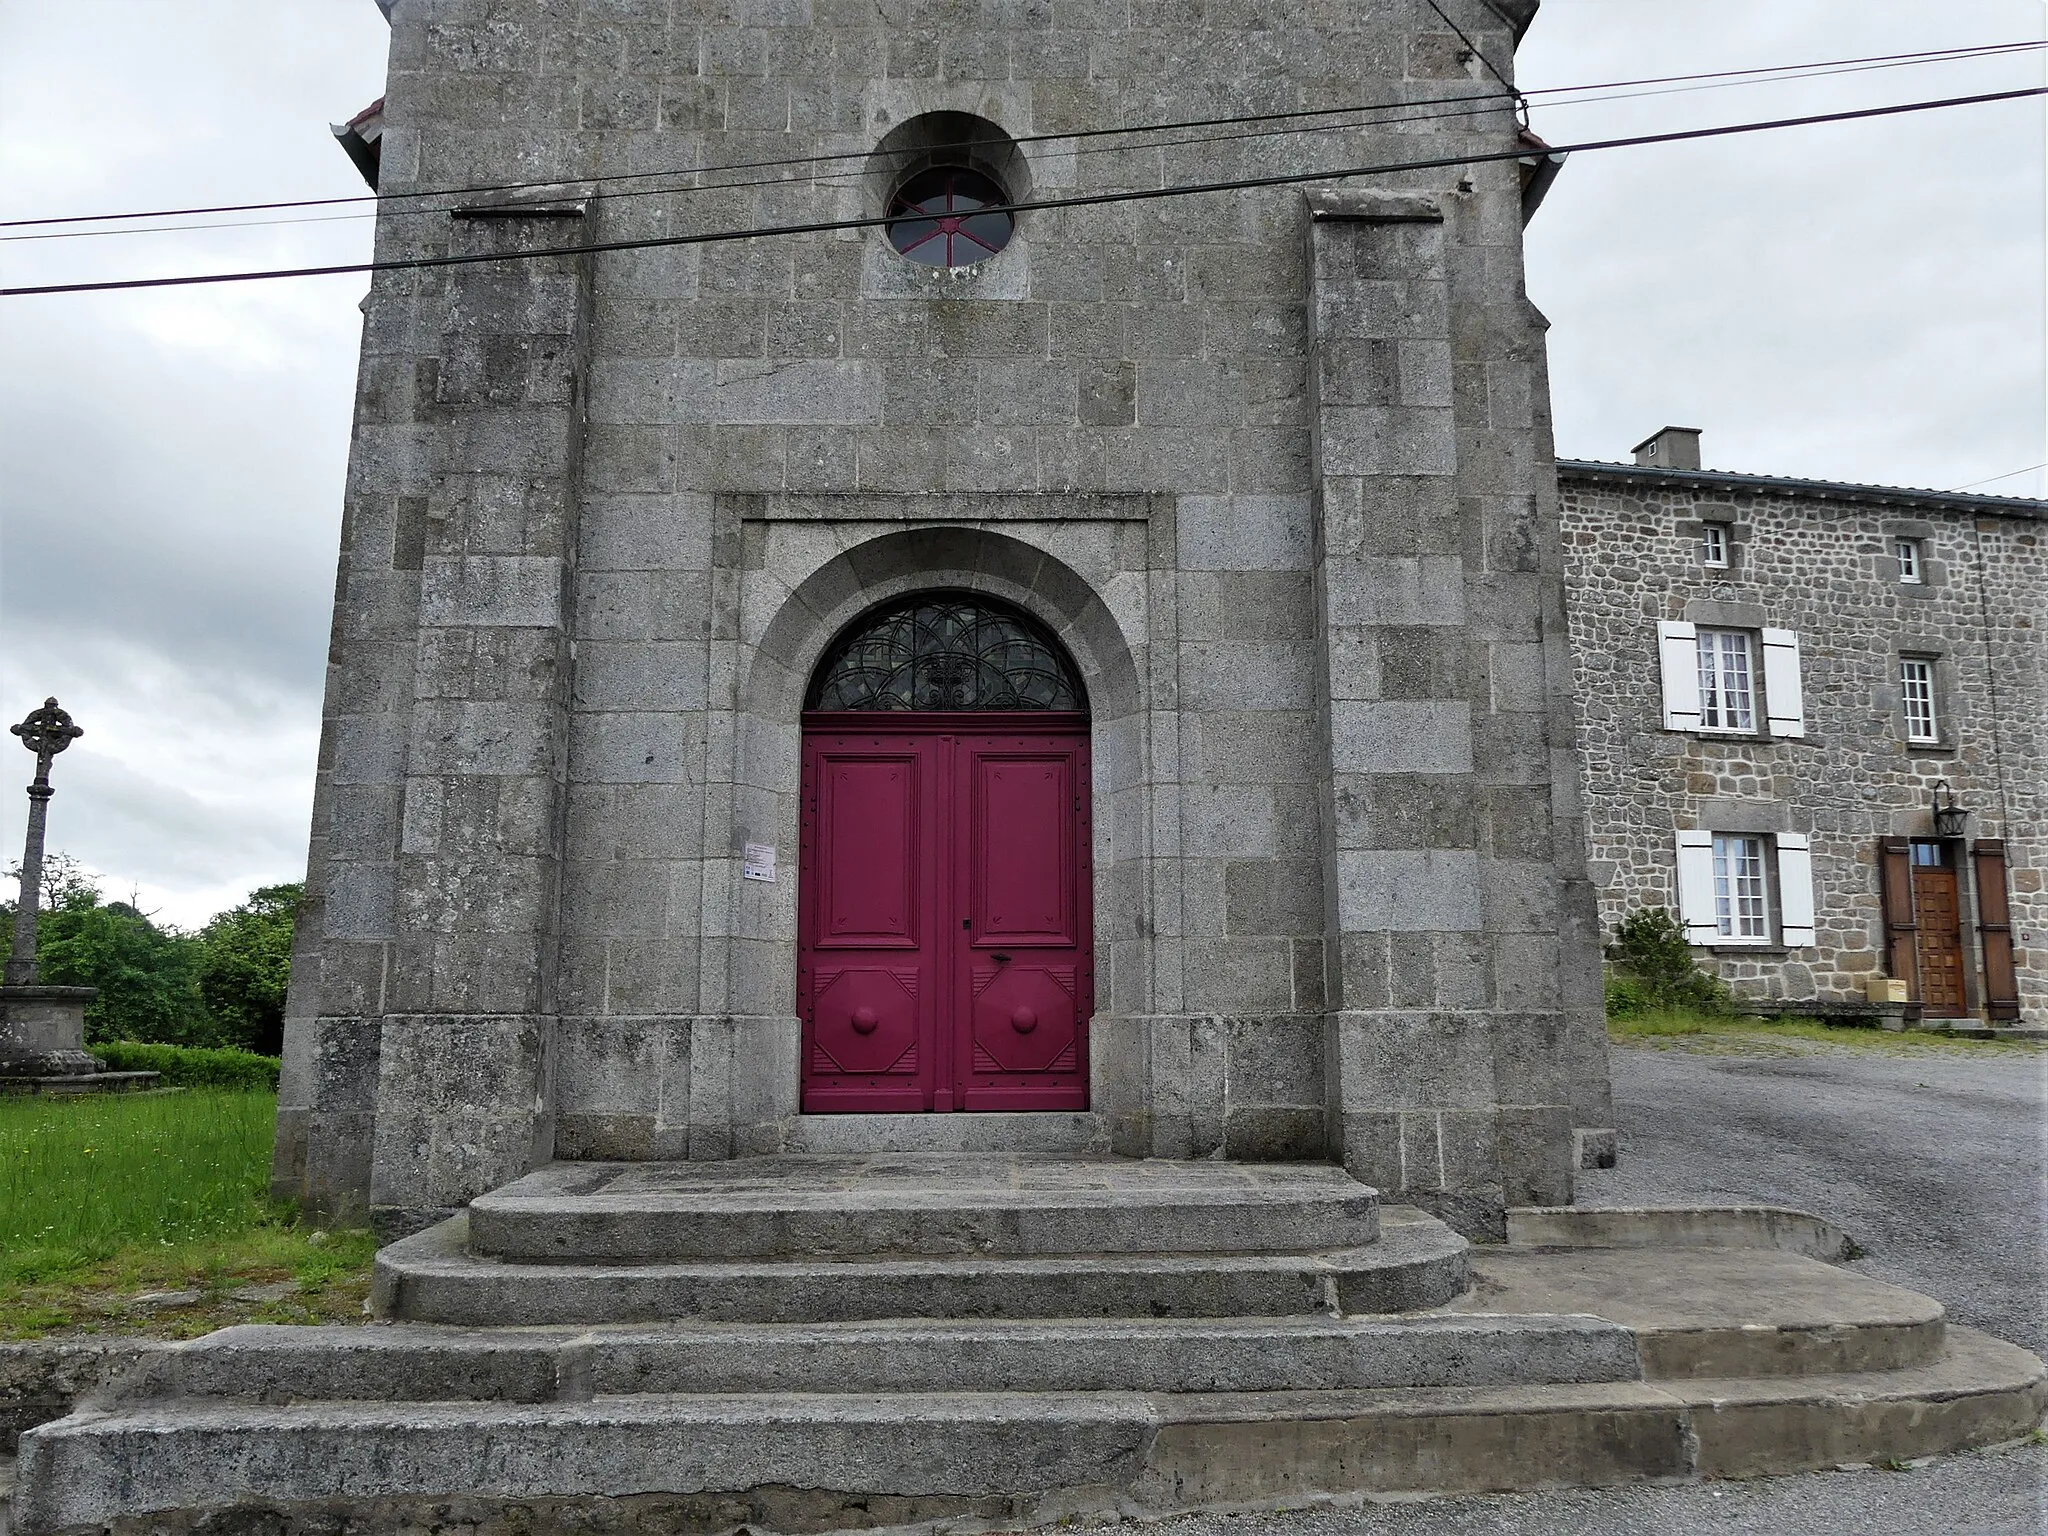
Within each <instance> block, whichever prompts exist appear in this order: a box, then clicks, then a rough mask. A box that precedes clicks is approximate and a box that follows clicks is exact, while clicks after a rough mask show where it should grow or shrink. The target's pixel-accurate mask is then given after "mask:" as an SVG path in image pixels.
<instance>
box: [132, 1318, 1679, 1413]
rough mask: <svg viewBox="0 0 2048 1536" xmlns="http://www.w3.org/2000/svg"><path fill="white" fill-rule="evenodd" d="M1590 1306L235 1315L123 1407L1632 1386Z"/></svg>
mask: <svg viewBox="0 0 2048 1536" xmlns="http://www.w3.org/2000/svg"><path fill="white" fill-rule="evenodd" d="M1641 1374H1642V1367H1641V1364H1640V1362H1639V1360H1638V1358H1637V1354H1636V1345H1635V1337H1634V1335H1633V1334H1631V1333H1630V1332H1629V1331H1628V1330H1627V1329H1626V1328H1622V1327H1619V1326H1617V1325H1615V1324H1613V1323H1609V1322H1605V1321H1602V1320H1600V1319H1597V1318H1585V1317H1445V1316H1440V1315H1430V1316H1424V1317H1404V1318H1332V1317H1315V1318H1195V1319H1186V1320H1180V1319H1159V1320H1142V1321H1139V1320H1077V1321H1068V1322H1043V1321H1030V1322H1002V1321H991V1322H965V1323H963V1322H943V1321H913V1320H902V1321H896V1322H888V1323H826V1324H794V1325H792V1324H713V1325H700V1326H688V1327H670V1328H658V1329H649V1328H618V1327H612V1328H592V1329H505V1328H500V1329H484V1330H475V1331H462V1330H454V1329H445V1328H437V1327H432V1326H422V1325H418V1324H407V1323H401V1324H395V1325H392V1326H390V1327H382V1328H362V1327H326V1328H280V1327H261V1326H252V1327H239V1328H228V1329H223V1330H222V1331H220V1332H218V1333H214V1334H209V1335H207V1336H206V1337H205V1338H203V1339H198V1340H194V1341H193V1342H191V1343H188V1344H183V1345H179V1346H176V1347H174V1348H171V1349H167V1350H163V1351H161V1352H159V1353H157V1354H155V1355H152V1356H151V1357H149V1358H148V1359H147V1360H146V1361H145V1362H144V1363H143V1364H142V1366H141V1367H139V1368H138V1369H137V1370H136V1371H135V1372H134V1373H133V1374H132V1375H131V1377H130V1379H128V1380H127V1381H125V1382H123V1383H121V1384H120V1386H119V1387H118V1388H117V1389H116V1393H115V1396H116V1398H117V1399H118V1400H119V1401H123V1402H140V1401H144V1400H153V1401H157V1400H169V1399H177V1398H190V1399H199V1398H245V1399H248V1400H250V1401H254V1402H270V1403H283V1402H314V1401H330V1400H340V1399H361V1400H383V1401H390V1402H427V1401H447V1402H457V1401H473V1402H526V1403H540V1402H551V1401H560V1400H575V1399H579V1398H590V1397H593V1396H596V1397H613V1396H622V1395H643V1394H649V1393H654V1394H666V1395H678V1394H683V1395H687V1394H693V1393H723V1394H731V1393H751V1392H820V1393H827V1392H830V1393H875V1392H894V1393H903V1392H1003V1391H1009V1392H1117V1391H1146V1392H1277V1391H1290V1390H1298V1389H1303V1388H1314V1389H1324V1390H1334V1389H1361V1388H1379V1387H1415V1386H1430V1387H1451V1386H1462V1387H1495V1386H1508V1385H1516V1384H1522V1385H1550V1384H1555V1383H1559V1382H1584V1381H1632V1380H1636V1379H1638V1378H1639V1377H1640V1376H1641Z"/></svg>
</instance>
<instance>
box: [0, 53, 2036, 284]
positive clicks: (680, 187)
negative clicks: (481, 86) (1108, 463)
mask: <svg viewBox="0 0 2048 1536" xmlns="http://www.w3.org/2000/svg"><path fill="white" fill-rule="evenodd" d="M2013 46H2015V45H2001V47H2002V48H2005V49H2010V48H2011V47H2013ZM2029 46H2032V47H2035V48H2048V43H2040V44H2032V45H2029ZM1952 62H1955V61H1954V60H1953V59H1949V58H1945V57H1944V58H1934V59H1925V58H1918V57H1914V56H1905V57H1902V58H1899V59H1892V60H1877V61H1873V62H1869V63H1864V62H1858V61H1849V62H1845V63H1836V64H1828V63H1822V64H1816V65H1811V66H1792V65H1783V66H1773V68H1774V69H1775V70H1776V71H1777V73H1774V74H1772V75H1769V76H1767V77H1764V78H1754V79H1722V78H1713V77H1708V78H1706V79H1703V80H1699V81H1697V82H1696V83H1692V84H1675V85H1665V86H1662V87H1661V88H1653V89H1647V90H1635V89H1624V90H1613V91H1610V89H1609V88H1608V87H1606V86H1603V85H1584V86H1557V87H1553V88H1552V93H1553V94H1563V93H1572V95H1573V99H1571V100H1560V101H1552V102H1549V103H1546V105H1548V106H1551V107H1560V108H1561V107H1583V106H1592V105H1595V104H1598V103H1602V102H1609V101H1641V100H1646V99H1648V98H1650V97H1653V96H1671V95H1684V94H1688V93H1691V92H1695V91H1709V90H1727V89H1731V88H1739V87H1743V86H1751V85H1778V84H1787V83H1790V82H1793V81H1798V80H1810V79H1822V78H1827V77H1830V76H1834V75H1844V74H1859V73H1863V72H1866V71H1869V70H1878V69H1899V68H1904V67H1909V66H1911V65H1913V64H1924V63H1952ZM1677 78H1679V79H1681V80H1683V79H1687V78H1690V77H1677ZM1641 83H1642V84H1646V85H1652V86H1654V85H1655V82H1641ZM1589 92H1590V93H1595V94H1586V93H1589ZM1505 104H1506V103H1505V102H1504V100H1503V98H1502V97H1501V96H1500V94H1499V93H1496V92H1486V93H1481V94H1476V95H1475V94H1472V93H1466V94H1464V95H1459V96H1448V97H1434V98H1425V99H1424V100H1421V101H1416V102H1408V103H1378V104H1373V103H1366V104H1359V105H1355V106H1349V107H1323V108H1316V109H1313V110H1312V111H1308V112H1296V113H1252V114H1247V115H1245V116H1242V117H1233V118H1223V119H1211V120H1207V121H1208V122H1213V123H1214V124H1215V125H1217V126H1226V125H1239V124H1263V123H1273V122H1287V123H1289V126H1286V127H1277V128H1263V129H1261V130H1259V131H1257V132H1247V133H1215V134H1201V135H1198V136H1195V137H1182V138H1175V139H1154V140H1150V141H1145V142H1135V143H1127V144H1101V143H1097V144H1088V145H1084V146H1083V147H1081V148H1078V149H1076V150H1074V151H1073V153H1074V154H1075V155H1076V156H1082V155H1108V154H1131V153H1135V152H1138V151H1142V150H1147V149H1172V148H1176V147H1179V146H1182V145H1199V144H1222V143H1231V142H1235V141H1239V140H1243V139H1251V138H1278V137H1281V136H1283V135H1291V134H1308V133H1329V132H1337V131H1341V130H1345V129H1353V128H1390V127H1398V126H1399V125H1401V124H1403V123H1413V122H1442V121H1444V120H1445V119H1447V118H1453V117H1470V116H1477V115H1480V114H1483V113H1486V112H1493V111H1498V110H1499V109H1500V108H1501V107H1502V106H1503V105H1505ZM1402 105H1406V106H1425V105H1426V106H1431V107H1433V108H1436V109H1437V110H1430V111H1422V112H1406V113H1402V114H1401V115H1399V116H1393V117H1379V118H1375V119H1373V120H1372V121H1370V122H1358V123H1340V122H1324V121H1311V122H1307V123H1302V122H1298V121H1293V120H1294V119H1298V118H1303V117H1307V118H1312V119H1323V118H1331V117H1335V116H1338V115H1340V114H1350V113H1355V112H1383V111H1390V110H1392V108H1393V107H1395V106H1402ZM1200 126H1205V124H1204V123H1187V124H1166V125H1163V126H1157V127H1130V128H1106V129H1095V130H1090V132H1091V133H1092V134H1095V135H1111V134H1115V135H1138V134H1144V133H1166V132H1179V131H1181V130H1182V129H1183V128H1189V127H1200ZM1038 137H1040V138H1045V137H1052V136H1050V135H1040V136H1038ZM972 142H973V141H970V144H968V145H963V146H961V147H963V148H967V147H972ZM990 142H1001V141H990ZM1027 142H1030V141H1029V140H1027ZM911 152H912V151H903V153H911ZM917 152H918V153H922V151H917ZM860 158H864V157H863V156H859V155H831V156H807V157H802V158H797V159H788V160H765V161H749V162H741V163H738V164H734V165H728V166H705V167H698V168H684V169H680V170H669V171H638V172H634V173H632V177H633V178H634V179H641V178H655V177H662V176H672V177H693V176H694V177H701V176H703V175H706V174H710V173H712V172H716V171H720V170H744V169H748V168H749V167H755V166H758V167H761V168H770V167H777V166H786V167H795V166H801V165H808V164H813V163H817V162H821V161H845V160H848V159H860ZM865 174H866V171H865V168H862V169H861V170H858V171H841V172H834V173H829V174H815V173H814V174H813V175H811V176H809V177H807V178H805V179H806V180H808V181H809V182H810V183H811V184H812V185H819V184H825V185H838V186H843V185H846V184H847V183H849V182H852V181H857V180H859V179H860V178H861V177H862V176H863V175H865ZM611 180H612V178H608V177H596V178H589V179H586V180H584V181H580V182H577V183H575V184H576V185H578V186H591V187H607V186H608V184H609V182H610V181H611ZM794 184H795V179H794V178H791V177H788V176H770V177H760V178H755V179H752V180H747V181H714V182H706V181H702V180H698V181H697V182H695V183H694V184H690V183H679V184H677V185H673V186H651V185H635V186H629V187H624V188H620V189H616V190H606V191H605V193H604V195H605V196H607V197H611V198H620V197H646V196H678V195H683V194H688V193H695V192H728V191H744V190H747V189H750V188H754V187H774V186H790V185H794ZM540 185H546V186H549V187H552V188H554V189H556V190H557V195H559V189H560V188H561V187H562V186H563V185H565V184H564V183H562V182H559V181H558V182H550V183H520V184H519V188H520V189H521V190H525V189H527V188H530V187H534V186H540ZM422 195H424V194H398V193H394V194H392V196H393V197H399V196H422ZM501 206H517V205H516V204H508V205H501ZM447 211H448V209H447V208H446V207H414V208H381V209H368V210H365V211H363V212H361V213H337V214H309V215H302V216H298V217H286V218H278V219H237V220H228V221H224V222H221V223H214V224H145V225H140V226H131V227H128V228H118V229H110V228H94V229H65V230H54V231H53V230H43V231H39V232H37V233H34V234H26V235H0V245H4V244H17V243H20V242H24V241H46V240H87V239H104V238H109V237H114V236H121V235H153V234H184V233H187V232H196V231H201V230H213V229H274V228H278V227H280V226H293V225H302V224H331V223H346V222H352V221H358V220H364V219H374V218H407V217H420V216H425V215H434V214H442V213H446V212H447ZM99 217H104V218H113V217H115V216H114V215H105V216H99ZM6 227H8V226H7V225H6V224H4V223H0V228H6Z"/></svg>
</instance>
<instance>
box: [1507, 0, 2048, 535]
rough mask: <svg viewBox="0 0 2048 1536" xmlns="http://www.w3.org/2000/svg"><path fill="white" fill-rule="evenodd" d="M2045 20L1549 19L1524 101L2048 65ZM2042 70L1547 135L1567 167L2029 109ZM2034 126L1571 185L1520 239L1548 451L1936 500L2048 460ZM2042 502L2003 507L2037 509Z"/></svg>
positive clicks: (1649, 111) (1608, 174) (1818, 15)
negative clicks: (1663, 443) (1930, 104)
mask: <svg viewBox="0 0 2048 1536" xmlns="http://www.w3.org/2000/svg"><path fill="white" fill-rule="evenodd" d="M2041 24H2042V13H2041V9H2040V7H2039V6H2038V5H2037V4H2034V3H2031V0H1985V3H1983V4H1979V5H1976V6H1973V7H1970V8H1969V9H1968V10H1967V11H1965V12H1961V13H1958V12H1957V11H1956V10H1955V9H1954V8H1952V7H1940V8H1933V7H1928V6H1924V5H1918V4H1900V3H1882V0H1875V3H1873V0H1853V3H1850V0H1811V3H1807V4H1802V5H1799V6H1791V7H1788V6H1784V5H1781V4H1775V3H1770V0H1717V3H1716V4H1713V5H1711V6H1708V5H1699V4H1679V3H1661V4H1658V5H1655V6H1645V5H1641V4H1638V3H1634V0H1549V3H1547V4H1546V5H1545V6H1544V8H1543V11H1542V13H1541V14H1540V16H1539V18H1538V20H1537V23H1536V25H1535V26H1534V27H1533V28H1532V29H1531V31H1530V34H1529V37H1528V39H1527V41H1526V42H1525V44H1524V46H1523V50H1522V54H1521V66H1522V75H1521V79H1522V82H1523V84H1524V85H1525V86H1527V87H1536V86H1543V85H1553V84H1558V85H1562V84H1577V83H1580V82H1586V81H1597V80H1606V79H1616V78H1633V77H1639V76H1647V75H1665V74H1679V73H1694V72H1701V71H1708V70H1716V69H1730V68H1739V67H1743V66H1747V65H1753V64H1756V63H1762V62H1770V63H1794V62H1800V61H1807V60H1819V59H1839V58H1845V57H1849V56H1855V55H1870V54H1882V53H1897V52H1903V51H1906V50H1909V49H1919V48H1954V47H1960V46H1967V45H1969V44H1972V43H1984V42H2005V41H2012V40H2016V39H2026V38H2038V37H2039V36H2040V35H2041ZM2042 68H2043V66H2042V60H2041V58H2040V56H2039V55H2038V54H2036V55H2029V56H2026V57H2024V58H2021V59H2017V60H1998V61H1972V62H1958V63H1954V64H1945V65H1939V66H1930V67H1924V68H1923V67H1915V68H1911V69H1897V70H1887V71H1868V72H1860V73H1855V74H1847V75H1842V76H1838V77H1836V78H1833V79H1829V80H1824V81H1808V82H1801V83H1796V84H1793V83H1787V84H1784V85H1773V86H1769V87H1759V88H1745V89H1740V90H1716V91H1694V92H1687V93H1684V94H1677V95H1666V96H1655V97H1649V98H1646V99H1644V100H1642V101H1640V102H1606V103H1600V104H1596V105H1589V106H1585V107H1580V108H1572V109H1542V108H1539V109H1538V111H1537V114H1536V127H1537V129H1538V131H1539V132H1541V133H1543V134H1544V135H1545V137H1547V138H1549V139H1551V140H1552V141H1553V142H1566V141H1568V140H1572V139H1583V138H1590V137H1602V136H1606V135H1610V134H1626V133H1635V132H1644V131H1656V130H1659V129H1663V128H1668V127H1673V126H1684V125H1694V124H1698V125H1709V124H1716V123H1726V122H1736V121H1742V120H1745V119H1754V118H1757V117H1766V116H1768V117H1779V116H1794V115H1802V114H1810V113H1819V112H1829V111H1838V110H1843V109H1846V108H1852V107H1858V106H1866V105H1878V104H1884V103H1890V102H1901V101H1909V100H1915V99H1928V98H1933V97H1938V96H1947V95H1962V94H1970V93H1976V92H1983V91H1993V90H2000V89H2010V88H2014V87H2020V86H2027V85H2037V84H2039V83H2040V82H2041V79H2042ZM2042 122H2043V108H2042V105H2041V103H2040V101H2039V100H2035V101H2030V102H2020V103H2008V104H2001V105H1994V106H1985V107H1971V108H1959V109H1955V110H1954V111H1951V112H1945V113H1933V114H1921V115H1915V116H1912V117H1902V118H1893V119H1888V120H1878V121H1865V122H1857V123H1845V124H1840V125H1835V126H1828V127H1818V128H1799V129H1788V130H1785V131H1783V132H1780V133H1773V134H1768V135H1759V136H1755V137H1744V138H1731V139H1721V140H1708V141H1701V142H1695V143H1690V144H1679V145H1668V146H1660V147H1658V148H1655V149H1641V150H1621V151H1613V152H1606V153H1601V154H1594V155H1585V156H1580V157H1577V158H1575V159H1574V160H1573V162H1572V163H1570V164H1568V165H1567V166H1566V167H1565V169H1564V172H1563V174H1562V175H1561V176H1560V177H1559V178H1558V180H1557V182H1556V184H1555V186H1554V187H1553V189H1552V191H1551V193H1550V196H1549V198H1548V200H1547V201H1546V202H1545V204H1544V206H1543V210H1542V212H1541V213H1540V214H1539V215H1538V216H1537V219H1536V221H1535V223H1534V225H1533V226H1532V227H1531V229H1530V232H1529V241H1528V272H1529V277H1528V282H1529V290H1530V296H1531V297H1532V298H1533V299H1534V300H1535V302H1536V303H1537V305H1538V306H1539V307H1540V308H1542V309H1543V310H1544V311H1545V313H1546V314H1548V316H1549V317H1550V319H1551V322H1552V330H1551V333H1550V351H1551V364H1552V372H1553V392H1554V396H1555V409H1556V419H1557V438H1558V451H1559V452H1560V453H1562V454H1565V455H1567V456H1573V457H1584V458H1606V459H1617V458H1625V457H1626V456H1627V452H1628V449H1629V447H1630V445H1631V444H1633V443H1635V442H1636V441H1638V440H1639V439H1641V438H1643V437H1645V436H1647V435H1648V434H1649V433H1651V432H1653V431H1655V430H1656V429H1657V428H1658V427H1660V426H1663V425H1665V424H1667V423H1681V424H1684V425H1689V426H1698V427H1701V428H1703V429H1705V432H1706V438H1705V450H1706V456H1707V461H1708V463H1710V464H1712V465H1714V466H1716V467H1720V468H1727V469H1741V470H1754V471H1758V472H1762V473H1779V474H1792V475H1810V476H1816V477H1826V478H1835V479H1845V480H1867V481H1873V482H1877V483H1884V484H1904V485H1922V486H1934V487H1936V488H1944V487H1948V486H1953V485H1959V484H1962V483H1964V482H1966V481H1972V480H1978V479H1982V478H1984V477H1985V476H1988V475H1995V474H1999V473H2001V472H2003V471H2006V470H2012V469H2018V468H2020V467H2021V466H2023V465H2028V464H2034V463H2038V462H2039V461H2041V460H2042V459H2048V451H2044V450H2043V446H2042V443H2043V429H2042V422H2043V417H2044V408H2048V398H2044V396H2048V384H2044V374H2043V361H2042V359H2043V348H2042V336H2043V323H2044V317H2043V308H2042V295H2043V280H2042V279H2043V246H2042V213H2043V154H2042V132H2041V127H2042ZM2042 484H2043V477H2042V476H2041V475H2040V474H2036V475H2034V476H2033V477H2032V478H2031V479H2027V478H2020V479H2013V480H2007V481H2002V482H2000V484H1999V485H1998V486H1997V487H1993V488H1992V489H1997V490H2002V491H2005V492H2008V493H2010V494H2015V495H2018V494H2028V493H2030V492H2031V493H2034V494H2039V492H2040V490H2041V486H2042Z"/></svg>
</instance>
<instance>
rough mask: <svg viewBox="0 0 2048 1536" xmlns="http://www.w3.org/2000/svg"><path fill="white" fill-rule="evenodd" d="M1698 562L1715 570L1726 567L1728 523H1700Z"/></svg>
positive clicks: (1721, 569) (1723, 569)
mask: <svg viewBox="0 0 2048 1536" xmlns="http://www.w3.org/2000/svg"><path fill="white" fill-rule="evenodd" d="M1700 564H1701V565H1704V566H1707V567H1708V568H1710V569H1712V570H1717V571H1725V570H1727V569H1728V525H1727V524H1726V523H1702V524H1701V525H1700Z"/></svg>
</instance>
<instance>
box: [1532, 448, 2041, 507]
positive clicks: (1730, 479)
mask: <svg viewBox="0 0 2048 1536" xmlns="http://www.w3.org/2000/svg"><path fill="white" fill-rule="evenodd" d="M1557 472H1558V474H1559V475H1560V476H1575V477H1577V478H1580V479H1586V480H1627V481H1632V482H1634V483H1636V484H1639V485H1654V486H1658V487H1661V488H1665V489H1670V490H1717V491H1734V492H1746V493H1749V494H1752V495H1775V496H1806V497H1811V498H1813V499H1815V500H1818V501H1861V502H1878V503H1881V504H1883V505H1886V506H1896V507H1928V508H1934V509H1937V510H1941V511H1950V512H1991V513H1995V514H1997V515H1999V516H2001V517H2029V518H2042V519H2048V501H2043V500H2038V499H2036V498H2034V497H2030V496H1975V495H1969V494H1966V493H1964V492H1961V491H1932V490H1920V489H1917V488H1915V487H1913V486H1903V485H1859V484H1856V483H1855V482H1853V481H1847V480H1801V479H1797V478H1795V477H1791V476H1786V475H1744V474H1735V473H1732V472H1730V471H1727V470H1719V469H1659V468H1657V467H1655V466H1653V465H1648V464H1608V463H1603V462H1602V461H1600V460H1598V459H1559V460H1558V461H1557Z"/></svg>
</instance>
